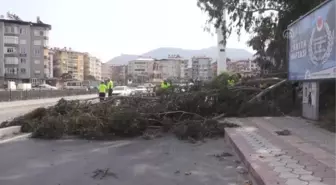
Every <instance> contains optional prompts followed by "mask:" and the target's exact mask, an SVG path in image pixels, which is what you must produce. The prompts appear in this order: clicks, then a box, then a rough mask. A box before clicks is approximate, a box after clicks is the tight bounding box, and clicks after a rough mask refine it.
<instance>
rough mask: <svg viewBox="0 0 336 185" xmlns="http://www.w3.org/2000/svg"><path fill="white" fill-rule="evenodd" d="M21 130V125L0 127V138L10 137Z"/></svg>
mask: <svg viewBox="0 0 336 185" xmlns="http://www.w3.org/2000/svg"><path fill="white" fill-rule="evenodd" d="M20 132H21V126H11V127H5V128H1V129H0V139H1V138H7V137H12V136H15V135H17V134H19V133H20Z"/></svg>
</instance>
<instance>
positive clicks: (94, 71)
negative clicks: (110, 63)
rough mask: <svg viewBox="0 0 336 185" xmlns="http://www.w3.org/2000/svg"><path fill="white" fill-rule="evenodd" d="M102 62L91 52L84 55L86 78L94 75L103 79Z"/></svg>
mask: <svg viewBox="0 0 336 185" xmlns="http://www.w3.org/2000/svg"><path fill="white" fill-rule="evenodd" d="M101 73H102V62H101V61H100V60H99V59H98V58H97V57H94V56H91V55H89V54H86V55H84V79H85V80H91V79H89V78H92V77H94V78H95V79H96V80H101V79H102V76H101V75H102V74H101Z"/></svg>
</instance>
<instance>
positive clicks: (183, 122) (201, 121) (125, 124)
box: [0, 73, 293, 143]
mask: <svg viewBox="0 0 336 185" xmlns="http://www.w3.org/2000/svg"><path fill="white" fill-rule="evenodd" d="M232 79H233V80H235V81H237V82H238V83H237V84H236V85H235V86H233V87H232V86H230V85H229V84H228V80H232ZM261 82H262V83H267V84H266V86H269V88H266V89H261V88H258V87H257V86H256V84H257V85H258V83H259V84H260V83H261ZM279 87H281V88H279ZM291 87H292V86H291V84H290V83H286V80H283V79H280V78H279V79H274V78H272V79H269V80H268V79H263V80H262V81H260V80H259V81H258V80H255V79H252V80H251V78H248V77H246V78H242V79H239V78H238V77H237V75H235V74H233V75H229V74H225V73H224V74H222V75H219V76H218V77H216V78H215V79H214V80H213V81H211V82H209V83H206V84H205V83H204V84H201V83H200V84H196V85H194V86H191V87H183V88H187V90H185V91H182V90H181V88H182V87H179V86H174V87H172V88H171V89H167V90H160V91H162V92H160V93H158V94H160V95H159V96H157V97H137V96H130V97H125V96H112V97H109V98H108V99H107V100H106V101H104V102H99V103H92V102H90V101H79V100H74V101H67V100H64V99H61V100H60V101H59V102H58V103H57V104H56V105H55V106H51V107H48V108H43V107H41V108H38V109H35V110H33V111H32V112H30V113H28V114H26V115H23V116H20V117H17V118H14V119H13V120H12V121H9V122H5V123H3V124H1V125H0V126H1V127H3V126H13V125H21V126H22V127H21V131H22V132H32V137H34V138H44V139H60V138H63V137H65V136H77V137H81V138H85V139H118V138H126V137H136V136H141V135H143V138H144V139H148V140H151V139H155V138H157V137H160V136H162V133H173V134H175V135H176V137H177V138H178V139H181V140H189V141H190V142H191V143H196V141H204V138H217V137H223V136H224V128H225V127H238V125H236V124H234V123H230V122H226V121H224V122H219V121H218V119H222V118H224V117H247V116H280V115H283V114H285V113H289V112H291V110H292V109H293V106H292V102H291V101H288V99H290V98H289V97H290V96H291V93H290V91H288V89H289V88H291ZM269 92H271V93H272V97H273V96H274V97H277V98H276V99H270V98H269V97H268V96H267V95H268V94H269ZM264 96H266V97H265V98H261V97H264ZM116 102H118V105H116ZM289 102H290V103H289Z"/></svg>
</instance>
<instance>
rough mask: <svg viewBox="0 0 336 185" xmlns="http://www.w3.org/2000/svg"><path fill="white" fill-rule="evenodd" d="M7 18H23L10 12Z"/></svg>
mask: <svg viewBox="0 0 336 185" xmlns="http://www.w3.org/2000/svg"><path fill="white" fill-rule="evenodd" d="M7 18H8V19H12V20H17V21H22V19H21V18H20V17H19V16H18V15H16V14H14V13H10V12H7Z"/></svg>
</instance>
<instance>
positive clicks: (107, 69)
mask: <svg viewBox="0 0 336 185" xmlns="http://www.w3.org/2000/svg"><path fill="white" fill-rule="evenodd" d="M110 78H112V66H111V65H110V64H108V63H102V64H101V80H107V79H110Z"/></svg>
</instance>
